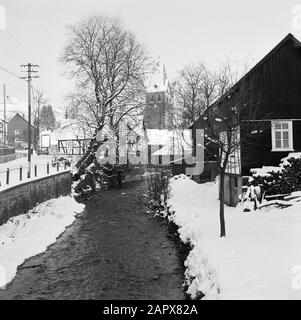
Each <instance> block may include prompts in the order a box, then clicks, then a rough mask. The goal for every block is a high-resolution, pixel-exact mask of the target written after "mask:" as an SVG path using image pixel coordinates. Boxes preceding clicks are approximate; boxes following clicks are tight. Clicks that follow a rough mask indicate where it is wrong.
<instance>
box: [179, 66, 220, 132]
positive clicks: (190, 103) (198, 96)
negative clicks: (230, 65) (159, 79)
mask: <svg viewBox="0 0 301 320" xmlns="http://www.w3.org/2000/svg"><path fill="white" fill-rule="evenodd" d="M218 80H219V79H218V78H217V77H216V75H215V73H214V72H210V71H209V70H208V69H207V68H206V66H205V65H204V64H203V63H198V64H188V65H186V66H185V67H184V68H183V69H182V70H181V71H180V72H179V79H178V80H177V81H176V82H175V83H174V85H173V90H174V93H175V100H176V105H177V110H178V112H179V118H180V119H181V122H182V123H181V126H183V127H189V126H190V125H191V124H192V123H193V122H194V121H196V120H197V119H198V118H199V117H200V116H201V114H202V113H203V112H204V111H205V110H206V109H207V108H208V107H209V106H210V105H211V104H212V103H213V101H214V100H215V99H216V96H217V91H216V89H217V85H218Z"/></svg>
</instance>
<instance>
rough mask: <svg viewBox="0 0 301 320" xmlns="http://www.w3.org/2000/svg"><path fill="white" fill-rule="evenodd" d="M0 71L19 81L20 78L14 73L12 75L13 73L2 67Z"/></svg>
mask: <svg viewBox="0 0 301 320" xmlns="http://www.w3.org/2000/svg"><path fill="white" fill-rule="evenodd" d="M0 69H1V70H2V71H4V72H6V73H8V74H10V75H11V76H13V77H16V78H18V79H20V76H18V75H17V74H16V73H14V72H12V71H10V70H8V69H6V68H4V67H1V66H0Z"/></svg>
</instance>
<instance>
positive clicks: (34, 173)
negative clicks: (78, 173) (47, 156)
mask: <svg viewBox="0 0 301 320" xmlns="http://www.w3.org/2000/svg"><path fill="white" fill-rule="evenodd" d="M30 169H31V170H30V171H29V170H28V166H20V167H18V168H7V169H6V170H2V171H0V190H2V189H6V188H9V187H12V186H16V185H18V184H20V183H23V182H27V181H31V180H35V179H39V178H43V177H45V176H48V175H54V174H56V173H59V172H64V171H68V170H70V165H69V164H68V163H67V162H66V161H57V162H51V163H50V162H48V163H44V164H32V165H31V168H30ZM29 173H30V174H29Z"/></svg>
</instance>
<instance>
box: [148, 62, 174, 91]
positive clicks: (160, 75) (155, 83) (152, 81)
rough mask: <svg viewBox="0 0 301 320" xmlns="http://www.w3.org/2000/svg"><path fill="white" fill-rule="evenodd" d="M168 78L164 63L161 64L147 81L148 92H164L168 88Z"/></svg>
mask: <svg viewBox="0 0 301 320" xmlns="http://www.w3.org/2000/svg"><path fill="white" fill-rule="evenodd" d="M168 83H169V82H168V78H167V74H166V70H165V66H164V65H161V64H160V65H159V66H158V67H157V69H156V70H155V71H154V72H153V73H152V74H151V76H150V77H149V79H148V80H147V81H146V91H147V92H163V91H166V90H167V88H168Z"/></svg>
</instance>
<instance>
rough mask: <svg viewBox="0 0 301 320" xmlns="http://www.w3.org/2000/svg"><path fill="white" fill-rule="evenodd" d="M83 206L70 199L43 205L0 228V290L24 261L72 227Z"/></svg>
mask: <svg viewBox="0 0 301 320" xmlns="http://www.w3.org/2000/svg"><path fill="white" fill-rule="evenodd" d="M83 209H84V205H83V204H79V203H77V202H76V201H75V200H74V198H73V197H70V196H67V197H60V198H58V199H52V200H49V201H46V202H43V203H41V204H39V205H38V206H36V207H35V208H34V209H32V210H30V211H29V212H28V213H26V214H22V215H19V216H16V217H12V218H10V219H9V221H8V222H7V223H5V224H4V225H1V226H0V287H1V288H3V287H5V285H6V284H7V283H9V282H10V281H12V279H13V278H14V277H15V275H16V272H17V267H18V266H19V265H21V264H22V263H23V262H24V261H25V260H26V259H28V258H30V257H32V256H35V255H37V254H40V253H42V252H44V251H46V249H47V247H48V246H49V245H51V244H53V243H55V242H56V239H57V238H58V237H59V235H60V234H61V233H63V232H64V231H65V228H66V227H67V226H69V225H71V224H72V223H73V221H74V220H75V216H76V214H78V213H80V212H82V211H83Z"/></svg>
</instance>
